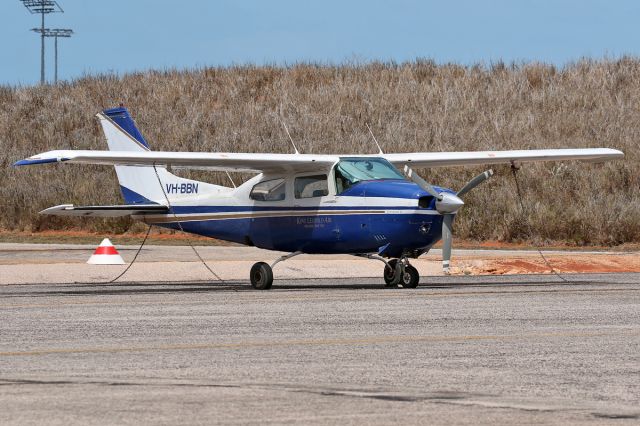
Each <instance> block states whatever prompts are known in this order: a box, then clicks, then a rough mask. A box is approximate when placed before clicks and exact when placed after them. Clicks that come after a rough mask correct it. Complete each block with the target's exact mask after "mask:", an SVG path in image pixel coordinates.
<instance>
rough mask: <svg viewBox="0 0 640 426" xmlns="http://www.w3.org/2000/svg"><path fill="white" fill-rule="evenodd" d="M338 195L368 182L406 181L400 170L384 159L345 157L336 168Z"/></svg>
mask: <svg viewBox="0 0 640 426" xmlns="http://www.w3.org/2000/svg"><path fill="white" fill-rule="evenodd" d="M335 177H336V193H337V194H340V193H341V192H343V191H345V190H346V189H348V188H349V187H350V186H353V185H355V184H357V183H358V182H362V181H367V180H384V179H404V176H402V174H400V172H399V171H398V169H396V168H395V167H393V165H392V164H391V163H389V162H388V161H387V160H385V159H384V158H375V157H345V158H341V159H340V162H339V163H338V164H337V165H336V167H335Z"/></svg>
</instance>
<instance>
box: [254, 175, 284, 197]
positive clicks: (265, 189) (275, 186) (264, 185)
mask: <svg viewBox="0 0 640 426" xmlns="http://www.w3.org/2000/svg"><path fill="white" fill-rule="evenodd" d="M285 197H286V181H285V180H284V179H271V180H265V181H262V182H260V183H258V184H256V185H255V186H254V187H253V189H251V193H250V194H249V198H251V199H252V200H256V201H282V200H284V199H285Z"/></svg>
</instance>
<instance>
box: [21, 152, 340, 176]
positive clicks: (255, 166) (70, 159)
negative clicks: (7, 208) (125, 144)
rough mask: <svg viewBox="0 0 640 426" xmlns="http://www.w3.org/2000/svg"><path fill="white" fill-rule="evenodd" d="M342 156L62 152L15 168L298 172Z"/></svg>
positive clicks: (321, 167) (324, 167)
mask: <svg viewBox="0 0 640 426" xmlns="http://www.w3.org/2000/svg"><path fill="white" fill-rule="evenodd" d="M338 159H339V157H338V156H337V155H313V154H249V153H209V152H167V151H145V152H140V151H78V150H62V151H49V152H44V153H42V154H37V155H34V156H32V157H29V158H27V159H25V160H20V161H18V162H16V163H15V164H14V166H29V165H33V164H44V163H56V162H64V163H77V164H106V165H126V166H153V165H156V166H166V165H170V166H176V167H184V168H200V169H208V170H218V171H230V172H255V173H260V172H291V171H294V172H297V171H307V170H310V171H312V170H327V169H329V168H330V167H331V166H332V165H333V164H334V163H335V162H336V161H338Z"/></svg>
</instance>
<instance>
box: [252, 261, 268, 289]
mask: <svg viewBox="0 0 640 426" xmlns="http://www.w3.org/2000/svg"><path fill="white" fill-rule="evenodd" d="M250 278H251V286H252V287H253V288H255V289H256V290H269V289H270V288H271V285H272V284H273V271H272V270H271V266H269V265H268V264H266V263H264V262H258V263H256V264H254V265H253V266H252V267H251V275H250Z"/></svg>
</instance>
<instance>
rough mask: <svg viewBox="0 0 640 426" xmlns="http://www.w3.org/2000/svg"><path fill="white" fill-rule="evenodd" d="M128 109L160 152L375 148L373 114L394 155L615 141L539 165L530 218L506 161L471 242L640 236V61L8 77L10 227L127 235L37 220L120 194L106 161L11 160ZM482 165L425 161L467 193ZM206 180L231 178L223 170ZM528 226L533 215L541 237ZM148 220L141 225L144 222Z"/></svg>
mask: <svg viewBox="0 0 640 426" xmlns="http://www.w3.org/2000/svg"><path fill="white" fill-rule="evenodd" d="M121 102H122V103H124V104H126V105H127V106H128V107H129V109H130V110H131V112H132V115H133V116H134V119H135V120H136V122H137V124H138V126H139V127H140V129H141V131H142V133H143V134H144V135H145V137H146V139H147V140H148V141H149V143H150V145H151V147H152V149H157V150H172V151H173V150H175V151H242V152H291V148H290V145H289V143H288V141H287V137H286V134H285V133H284V130H283V129H282V126H281V124H280V122H279V119H278V117H281V118H282V119H283V120H284V121H285V122H286V123H287V124H288V126H289V128H290V130H291V134H292V136H293V138H294V140H295V141H296V142H297V145H298V148H299V149H300V150H301V151H302V152H305V153H373V152H375V151H376V150H375V149H374V145H373V143H372V142H371V140H370V136H369V135H368V131H367V129H366V125H365V123H369V124H370V125H371V128H372V130H373V132H374V133H375V134H376V136H377V138H378V140H379V141H380V143H381V145H382V146H383V149H385V150H386V151H389V152H391V151H395V152H402V151H404V152H410V151H453V150H489V149H490V150H498V149H519V148H560V147H600V146H602V147H613V148H618V149H622V150H623V151H625V153H626V158H625V160H624V161H618V162H613V163H608V164H605V165H589V164H581V163H564V164H545V165H529V166H525V167H524V168H523V169H522V170H521V171H520V174H519V176H520V179H521V182H522V186H523V191H524V195H525V204H526V206H527V211H526V219H523V216H522V214H521V211H520V209H519V207H518V204H517V200H516V198H515V186H514V182H513V179H512V177H511V175H510V172H509V169H508V167H497V168H495V169H496V172H497V174H496V176H495V177H494V178H493V179H492V180H491V181H490V182H489V183H486V184H484V185H483V186H482V187H479V188H478V190H476V191H473V192H472V193H470V194H469V196H468V197H467V200H466V201H467V206H466V207H465V208H464V210H463V211H461V213H460V215H459V218H458V221H457V224H456V229H455V232H456V234H457V235H458V236H460V237H464V238H468V239H498V240H507V241H518V240H522V239H532V240H533V241H535V242H537V243H545V242H547V241H567V242H569V243H575V244H587V245H588V244H607V245H616V244H621V243H625V242H640V154H639V153H638V142H639V141H640V60H637V59H629V58H624V59H621V60H618V61H602V62H593V61H581V62H578V63H575V64H572V65H568V66H566V67H564V68H562V69H557V68H554V67H552V66H547V65H540V64H524V65H517V66H505V65H502V64H497V65H493V66H490V67H485V66H471V67H464V66H458V65H435V64H434V63H432V62H429V61H418V62H413V63H405V64H393V63H373V64H366V65H357V64H356V65H342V66H324V65H323V66H320V65H318V66H316V65H296V66H292V67H286V68H281V67H255V66H242V67H232V68H206V69H202V70H196V71H165V72H156V71H151V72H145V73H136V74H128V75H125V76H122V77H118V76H113V75H101V76H95V77H93V76H88V77H85V78H81V79H78V80H75V81H73V82H71V83H63V84H60V85H57V86H44V87H17V88H16V87H6V86H5V87H2V86H0V165H1V168H0V181H1V182H2V184H1V185H0V200H1V201H0V202H1V203H2V206H1V207H2V210H1V211H2V215H0V228H1V229H6V230H44V229H63V228H68V227H73V228H76V229H78V228H83V229H87V230H109V231H111V232H125V231H127V230H129V229H130V228H131V226H132V223H131V222H130V221H129V220H110V221H95V220H92V221H88V220H81V219H59V218H51V217H46V216H39V215H38V214H37V212H38V211H39V210H40V209H42V208H45V207H49V206H51V205H54V204H60V203H63V202H70V203H80V204H87V203H89V204H94V203H95V204H111V203H120V202H121V199H120V195H119V191H118V186H117V181H116V178H115V173H114V171H113V170H112V168H110V167H98V166H78V165H49V166H41V167H29V168H19V169H14V168H12V167H11V164H12V163H13V162H14V161H16V160H18V159H20V158H24V157H28V156H30V155H32V154H35V153H37V152H41V151H47V150H51V149H58V148H60V149H62V148H73V149H105V147H106V143H105V142H104V140H103V136H102V132H101V131H100V129H99V126H98V123H97V121H96V120H95V119H94V118H93V114H94V113H96V112H98V111H99V110H101V109H103V108H106V107H112V106H117V105H118V104H119V103H121ZM481 170H482V169H478V168H449V169H434V170H425V171H422V175H423V176H425V177H427V178H428V179H429V180H430V181H432V182H436V183H438V184H440V185H444V186H449V187H452V188H459V187H461V185H463V184H464V182H465V181H467V180H468V179H469V178H471V177H472V176H474V175H475V174H477V173H478V172H479V171H481ZM198 177H199V178H201V179H207V180H210V181H214V182H216V183H223V184H227V181H226V177H225V176H224V175H219V174H208V175H204V174H200V175H198ZM527 223H531V224H532V228H531V229H532V235H529V227H528V225H527ZM136 229H137V230H140V229H141V227H140V225H137V228H136Z"/></svg>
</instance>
